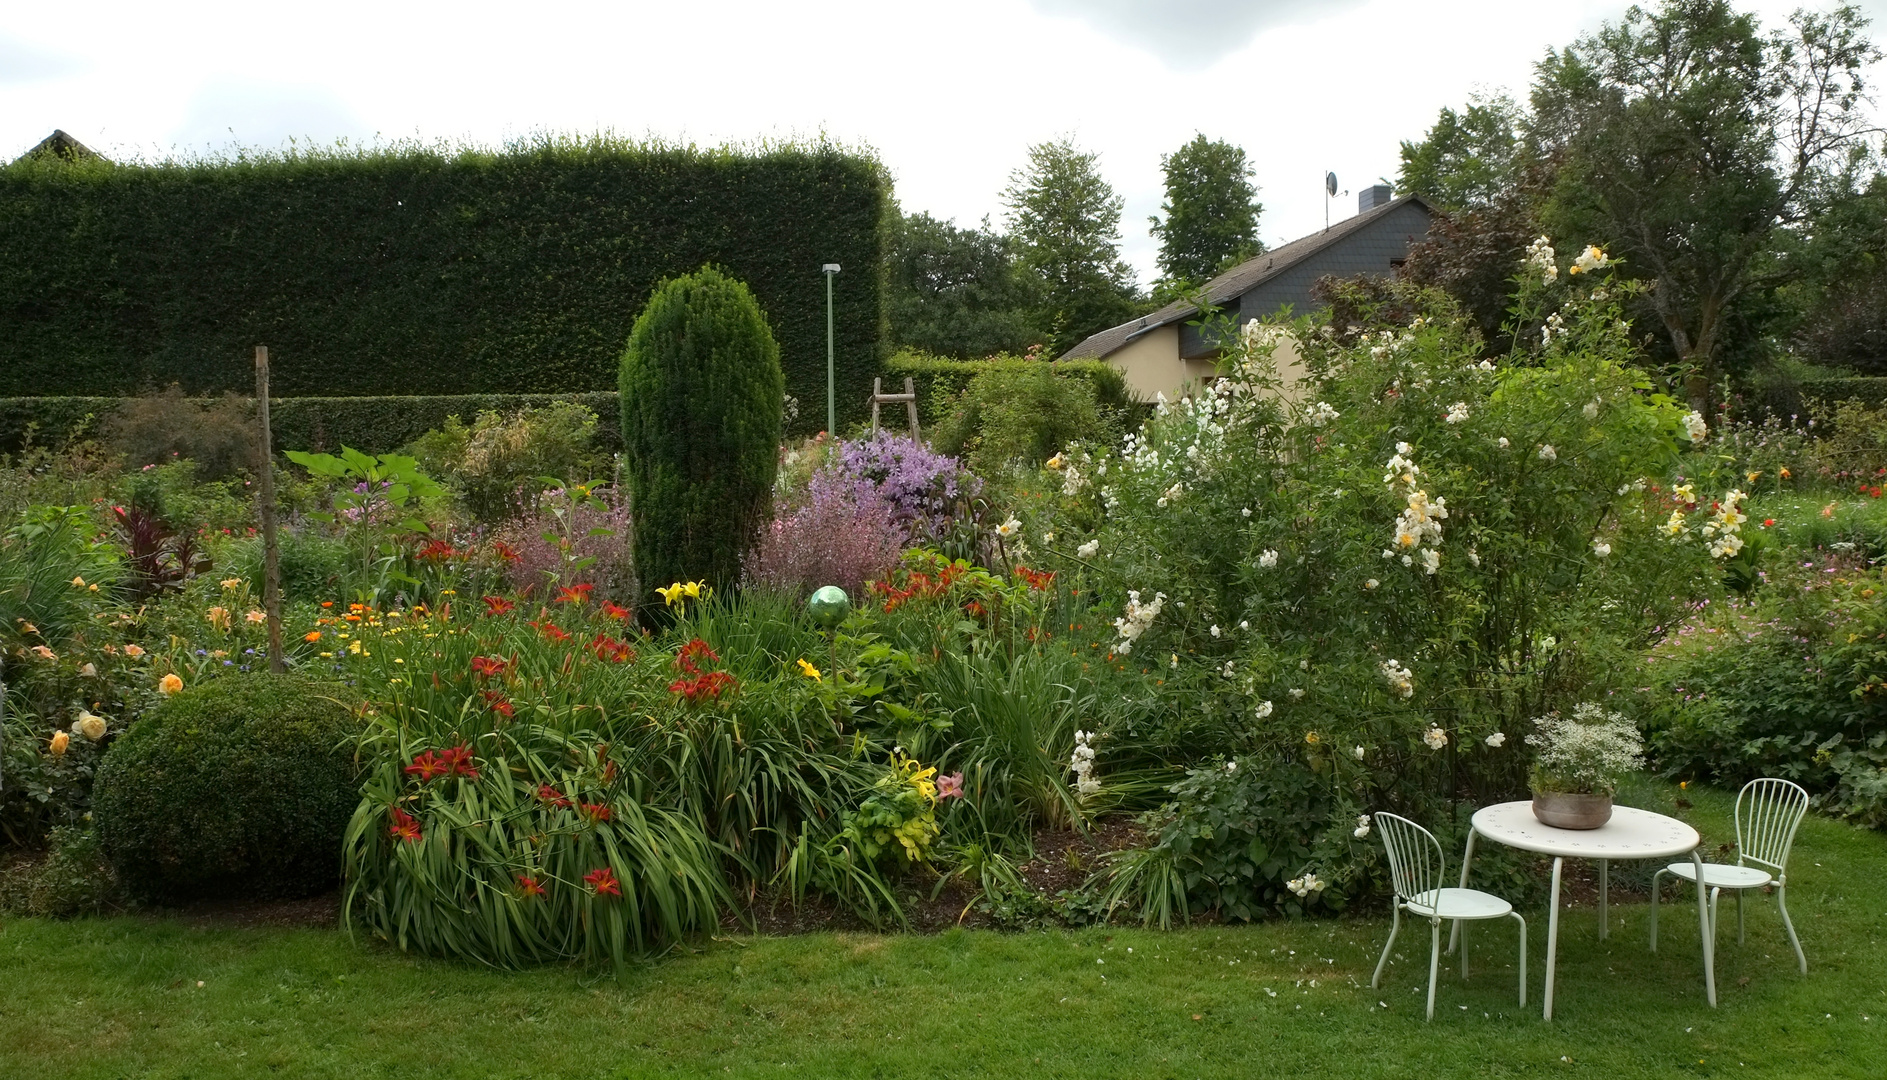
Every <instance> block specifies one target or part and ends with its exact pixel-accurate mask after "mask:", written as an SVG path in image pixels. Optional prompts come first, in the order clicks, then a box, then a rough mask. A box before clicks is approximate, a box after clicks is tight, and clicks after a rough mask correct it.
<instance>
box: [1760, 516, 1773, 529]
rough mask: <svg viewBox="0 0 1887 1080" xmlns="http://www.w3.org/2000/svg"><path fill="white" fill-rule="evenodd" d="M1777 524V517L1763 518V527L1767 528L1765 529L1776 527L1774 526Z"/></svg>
mask: <svg viewBox="0 0 1887 1080" xmlns="http://www.w3.org/2000/svg"><path fill="white" fill-rule="evenodd" d="M1775 524H1776V519H1775V518H1764V519H1763V528H1765V529H1770V528H1774V527H1775Z"/></svg>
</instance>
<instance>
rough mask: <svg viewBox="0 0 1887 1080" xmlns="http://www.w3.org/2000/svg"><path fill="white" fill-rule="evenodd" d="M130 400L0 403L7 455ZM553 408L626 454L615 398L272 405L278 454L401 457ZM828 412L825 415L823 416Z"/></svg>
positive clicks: (88, 431) (72, 432) (85, 425)
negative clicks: (480, 425)
mask: <svg viewBox="0 0 1887 1080" xmlns="http://www.w3.org/2000/svg"><path fill="white" fill-rule="evenodd" d="M123 401H124V399H123V398H115V397H22V398H0V453H17V452H18V451H19V449H20V446H21V444H22V443H23V442H24V440H25V437H26V430H27V426H28V425H29V424H37V425H38V426H37V429H36V430H35V432H34V436H33V437H34V441H35V442H36V443H37V444H39V445H41V446H46V445H52V446H58V445H60V444H62V443H64V442H66V441H67V440H69V439H72V438H75V437H77V438H86V437H91V436H95V435H97V434H98V432H99V429H100V425H101V424H102V423H103V421H104V420H105V419H106V418H107V417H109V416H110V415H111V414H112V413H113V412H115V411H116V410H117V409H118V407H119V405H120V404H122V403H123ZM553 401H574V402H577V403H578V404H580V405H584V406H586V407H588V408H589V409H590V411H592V412H594V413H595V414H596V446H597V448H598V449H600V450H604V451H607V452H612V453H613V452H614V451H616V450H619V449H621V447H622V425H621V423H620V422H619V421H618V419H617V415H616V394H615V393H614V392H613V391H612V392H609V393H590V394H451V395H441V396H437V397H303V398H275V397H272V398H271V399H270V401H269V427H270V431H271V434H272V435H273V436H274V442H275V449H276V450H277V451H278V452H279V451H282V450H322V451H327V452H330V453H332V452H334V451H336V450H339V449H340V448H341V446H342V444H346V445H348V446H351V447H353V448H354V449H356V450H361V451H364V452H366V453H369V454H384V453H386V452H387V451H389V450H397V449H399V448H400V447H402V446H405V445H406V444H407V443H409V442H412V441H413V440H414V439H416V438H418V437H419V436H421V435H423V434H425V433H426V432H428V431H430V430H432V429H433V428H436V427H438V426H440V425H441V424H443V423H445V420H446V417H448V416H453V415H456V416H458V417H459V418H460V419H462V420H464V421H465V422H466V423H468V424H469V423H471V422H472V418H473V417H475V416H477V415H478V414H479V413H480V412H483V411H485V410H487V409H493V410H496V411H498V412H514V411H516V410H518V409H523V408H527V407H530V406H538V405H548V404H550V403H551V402H553ZM822 411H823V410H822Z"/></svg>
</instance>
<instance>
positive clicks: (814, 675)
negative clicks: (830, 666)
mask: <svg viewBox="0 0 1887 1080" xmlns="http://www.w3.org/2000/svg"><path fill="white" fill-rule="evenodd" d="M799 673H800V674H801V675H804V676H806V677H807V678H808V679H811V680H813V681H814V682H824V681H825V679H824V677H823V676H821V675H820V673H819V669H818V668H816V667H813V666H812V665H811V664H809V663H807V662H806V658H805V657H803V656H802V657H800V658H799Z"/></svg>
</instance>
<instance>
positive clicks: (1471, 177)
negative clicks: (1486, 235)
mask: <svg viewBox="0 0 1887 1080" xmlns="http://www.w3.org/2000/svg"><path fill="white" fill-rule="evenodd" d="M1526 119H1527V118H1526V116H1525V115H1524V114H1523V113H1522V112H1521V109H1520V106H1518V105H1516V104H1515V103H1514V100H1513V99H1512V98H1510V97H1508V96H1507V95H1506V94H1495V95H1492V96H1481V95H1478V94H1477V95H1475V96H1472V97H1470V98H1469V99H1468V106H1467V108H1465V109H1463V110H1461V111H1460V112H1456V111H1455V110H1453V109H1451V108H1448V107H1446V106H1444V107H1443V108H1442V110H1441V114H1440V115H1439V116H1437V117H1436V118H1435V124H1434V126H1433V127H1430V128H1429V129H1428V131H1427V132H1426V133H1425V134H1424V135H1423V136H1422V139H1421V141H1419V142H1415V141H1411V140H1408V139H1404V140H1403V141H1402V169H1401V171H1400V172H1398V173H1397V174H1396V190H1397V191H1411V192H1414V193H1415V194H1417V195H1420V196H1422V197H1423V198H1425V199H1428V200H1429V201H1431V202H1432V203H1434V204H1435V206H1436V207H1438V208H1439V209H1442V210H1446V211H1448V212H1450V213H1458V212H1460V211H1463V210H1470V209H1475V208H1484V207H1490V206H1494V205H1496V204H1497V203H1499V202H1501V201H1502V199H1503V198H1504V197H1505V196H1506V195H1508V194H1509V193H1510V192H1511V191H1512V190H1513V189H1514V188H1515V187H1517V186H1518V185H1519V183H1520V179H1521V177H1520V174H1521V169H1522V167H1523V166H1522V163H1521V160H1522V157H1523V155H1524V154H1525V151H1526V143H1525V140H1524V139H1523V138H1522V135H1521V129H1522V125H1523V124H1524V123H1525V121H1526Z"/></svg>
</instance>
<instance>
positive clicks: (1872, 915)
mask: <svg viewBox="0 0 1887 1080" xmlns="http://www.w3.org/2000/svg"><path fill="white" fill-rule="evenodd" d="M1677 794H1678V793H1677V792H1676V791H1675V789H1673V788H1668V787H1662V786H1648V785H1647V786H1641V787H1639V788H1637V789H1635V790H1634V792H1633V793H1632V797H1631V798H1630V799H1629V801H1631V802H1633V803H1635V804H1637V805H1643V806H1648V807H1650V808H1652V809H1659V810H1664V811H1667V812H1679V813H1682V814H1683V815H1684V816H1686V817H1688V818H1690V819H1691V820H1693V821H1694V822H1695V823H1696V824H1698V825H1699V827H1700V828H1702V829H1703V830H1704V832H1705V834H1706V837H1707V841H1706V842H1707V844H1711V845H1714V844H1716V843H1718V842H1722V841H1724V840H1726V839H1727V838H1728V837H1729V836H1730V835H1731V830H1730V826H1729V808H1730V800H1729V798H1728V797H1727V796H1725V795H1723V794H1721V793H1717V792H1707V791H1705V792H1699V791H1697V790H1695V789H1693V790H1691V791H1689V792H1685V793H1683V794H1684V796H1685V797H1686V798H1689V799H1691V800H1693V801H1694V802H1695V803H1696V806H1695V807H1694V808H1691V809H1688V810H1682V811H1676V810H1674V809H1673V807H1674V800H1675V798H1676V796H1677ZM1791 868H1792V870H1793V871H1794V874H1793V875H1792V879H1793V880H1794V881H1795V882H1796V885H1795V887H1794V889H1793V890H1792V892H1791V897H1790V899H1791V909H1792V911H1793V913H1794V914H1795V917H1796V920H1797V926H1798V927H1799V928H1800V930H1801V933H1802V937H1803V943H1804V946H1805V948H1806V949H1807V951H1808V956H1809V965H1810V966H1809V975H1808V977H1807V978H1806V979H1804V978H1802V977H1801V976H1800V975H1798V974H1797V972H1796V970H1795V967H1794V963H1793V957H1792V956H1791V955H1790V954H1789V948H1788V942H1787V940H1786V939H1785V938H1784V936H1783V934H1782V931H1781V928H1780V926H1779V924H1778V923H1777V921H1776V919H1775V917H1774V910H1773V906H1772V905H1771V904H1770V903H1769V902H1768V901H1766V900H1758V901H1755V902H1753V903H1752V904H1751V906H1750V909H1749V915H1750V930H1749V941H1748V943H1747V944H1746V945H1743V946H1740V947H1739V946H1738V945H1737V944H1736V940H1735V931H1734V924H1733V922H1732V920H1731V918H1730V909H1729V906H1728V905H1727V904H1726V905H1725V909H1724V914H1725V919H1724V922H1725V933H1724V935H1723V938H1722V942H1721V946H1720V948H1719V950H1718V961H1717V963H1718V968H1717V970H1718V979H1719V986H1720V995H1721V1001H1722V1006H1721V1007H1720V1008H1718V1009H1715V1010H1712V1009H1711V1008H1709V1007H1708V1006H1707V1005H1706V1004H1705V1002H1704V996H1703V987H1702V985H1701V978H1700V972H1699V967H1700V964H1699V960H1698V952H1697V943H1696V940H1695V925H1696V924H1695V921H1694V920H1695V909H1694V908H1692V907H1680V908H1678V909H1676V910H1675V911H1668V910H1667V916H1668V921H1667V922H1666V923H1665V938H1664V949H1663V951H1662V952H1660V953H1659V954H1657V955H1655V956H1653V955H1652V954H1650V953H1648V952H1646V951H1645V933H1644V930H1645V915H1646V908H1645V906H1644V905H1643V904H1631V903H1624V904H1615V905H1614V906H1613V908H1612V915H1613V919H1614V932H1613V934H1612V936H1611V938H1610V940H1609V941H1606V942H1603V943H1602V942H1600V941H1599V940H1598V939H1597V933H1596V926H1595V925H1594V914H1593V911H1592V909H1591V908H1590V907H1585V908H1581V909H1576V910H1574V911H1572V912H1570V913H1569V915H1568V917H1567V918H1566V919H1565V920H1564V921H1563V922H1562V927H1561V930H1562V934H1561V954H1560V973H1559V991H1558V993H1559V1000H1558V1004H1557V1010H1556V1011H1557V1016H1556V1017H1555V1019H1554V1020H1553V1022H1552V1023H1545V1022H1543V1021H1542V1020H1541V1019H1540V1014H1539V993H1540V982H1539V980H1540V972H1542V971H1543V970H1544V949H1545V937H1546V934H1545V917H1544V912H1543V911H1537V910H1528V911H1526V914H1527V915H1528V917H1529V920H1530V922H1531V924H1532V926H1533V927H1534V931H1533V937H1532V958H1531V961H1530V964H1531V967H1532V974H1533V984H1532V986H1531V987H1530V989H1529V995H1528V999H1529V1003H1528V1006H1527V1008H1526V1009H1525V1010H1524V1011H1522V1010H1518V1009H1516V1007H1515V1003H1514V998H1513V991H1514V984H1513V977H1512V972H1511V968H1509V967H1508V966H1507V965H1509V964H1511V962H1512V960H1513V956H1512V942H1513V938H1512V934H1511V931H1509V930H1506V929H1493V928H1491V927H1490V928H1488V929H1483V930H1481V931H1480V932H1479V933H1478V934H1477V935H1475V938H1474V942H1475V951H1474V960H1475V963H1476V964H1477V971H1476V975H1475V978H1474V980H1473V981H1472V982H1471V983H1470V984H1468V985H1466V986H1463V985H1462V984H1461V982H1460V979H1459V975H1458V973H1454V974H1451V973H1450V972H1449V969H1448V966H1447V965H1446V964H1444V967H1443V982H1442V986H1441V989H1440V991H1439V995H1438V1000H1437V1012H1436V1016H1435V1020H1434V1022H1433V1023H1432V1024H1425V1023H1424V1022H1423V1020H1422V1002H1423V995H1422V983H1423V981H1424V977H1425V975H1426V964H1425V961H1426V934H1424V933H1421V932H1420V930H1419V929H1418V931H1417V932H1416V933H1414V934H1410V935H1407V936H1405V937H1404V939H1403V942H1404V943H1405V944H1406V947H1405V948H1403V949H1402V952H1401V955H1402V957H1403V958H1404V959H1402V961H1401V962H1399V963H1397V964H1395V965H1393V966H1392V967H1391V970H1390V973H1389V976H1388V977H1387V978H1386V985H1385V987H1384V988H1383V989H1382V990H1377V991H1372V990H1370V989H1369V986H1368V982H1369V975H1370V971H1371V968H1372V966H1373V964H1374V962H1375V958H1376V950H1377V949H1378V948H1380V946H1381V943H1382V940H1383V937H1384V935H1385V933H1386V931H1387V919H1386V918H1376V917H1371V918H1366V919H1344V920H1338V921H1320V922H1289V923H1287V922H1274V923H1267V924H1262V925H1255V926H1232V927H1204V928H1197V929H1189V930H1184V931H1178V932H1173V933H1158V932H1153V931H1144V930H1139V929H1120V928H1111V929H1094V930H1082V931H1072V932H1046V933H1024V934H999V933H991V932H981V931H975V932H971V931H950V932H946V933H944V934H941V935H935V936H907V935H870V934H812V935H805V936H799V937H787V938H725V939H719V940H715V941H713V942H711V943H707V944H706V946H705V947H704V948H702V949H701V950H700V951H698V952H692V953H688V954H685V955H679V956H671V957H668V958H666V959H663V960H659V961H656V962H652V963H648V964H644V965H638V966H635V967H633V968H631V969H630V970H629V971H627V972H626V973H624V974H623V975H622V976H621V977H620V978H617V977H615V976H613V975H611V974H609V973H606V972H595V971H584V970H577V969H571V968H558V969H541V970H537V971H532V972H529V973H525V974H502V973H495V972H489V971H484V970H476V969H472V968H468V967H465V966H462V965H458V964H452V963H445V962H438V961H431V960H418V959H412V958H408V957H404V956H401V955H399V954H397V953H394V952H392V951H390V950H387V949H385V948H380V947H369V946H364V945H359V944H355V943H353V942H350V941H349V940H348V939H347V937H345V936H344V935H342V934H340V933H338V932H335V931H327V930H258V929H242V930H238V929H227V928H216V929H205V928H200V927H198V926H195V925H190V924H186V923H183V922H180V921H177V920H169V919H152V918H146V917H137V916H132V917H121V918H111V919H96V920H81V921H76V922H46V921H35V920H22V921H12V922H8V923H6V924H4V925H0V988H3V989H0V1077H61V1078H63V1077H72V1078H82V1077H202V1078H209V1077H224V1076H261V1075H274V1076H283V1077H303V1076H309V1077H314V1076H320V1077H327V1076H335V1077H354V1076H364V1077H378V1076H388V1077H394V1076H397V1077H435V1076H436V1077H532V1078H536V1080H552V1078H563V1077H568V1078H574V1077H616V1076H644V1075H658V1074H679V1075H707V1074H713V1075H732V1076H821V1077H823V1076H859V1077H876V1076H886V1077H890V1076H940V1077H955V1076H965V1077H968V1076H990V1077H1007V1076H1018V1077H1021V1076H1027V1077H1083V1078H1088V1077H1095V1076H1123V1077H1127V1076H1131V1077H1207V1076H1241V1077H1243V1076H1284V1075H1323V1076H1334V1077H1404V1076H1407V1077H1456V1076H1463V1077H1465V1076H1474V1077H1499V1076H1544V1075H1569V1076H1570V1075H1583V1076H1595V1077H1596V1076H1603V1077H1641V1076H1642V1077H1668V1076H1750V1077H1756V1076H1776V1077H1795V1076H1815V1077H1878V1076H1880V1075H1882V1073H1883V1071H1887V976H1884V975H1883V972H1884V971H1887V947H1884V945H1883V940H1882V939H1883V929H1884V928H1887V838H1883V837H1882V836H1881V835H1879V834H1878V833H1873V832H1867V831H1862V830H1857V829H1854V828H1851V827H1849V826H1845V825H1842V824H1839V823H1835V822H1832V821H1827V820H1823V819H1817V818H1811V819H1810V820H1809V821H1808V822H1806V823H1805V824H1804V826H1803V829H1802V833H1801V836H1800V838H1799V839H1798V841H1797V843H1796V848H1795V855H1794V860H1793V864H1792V867H1791ZM1619 876H1621V877H1623V876H1626V875H1623V874H1621V875H1619ZM1687 916H1688V918H1689V921H1688V922H1687V921H1686V917H1687ZM1686 931H1689V933H1688V934H1686Z"/></svg>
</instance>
